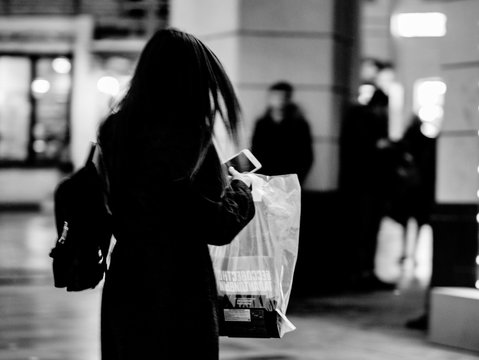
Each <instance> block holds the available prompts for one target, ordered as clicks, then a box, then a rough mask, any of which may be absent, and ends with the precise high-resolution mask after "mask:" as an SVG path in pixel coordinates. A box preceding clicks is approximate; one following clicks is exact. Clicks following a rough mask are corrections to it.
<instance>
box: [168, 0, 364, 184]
mask: <svg viewBox="0 0 479 360" xmlns="http://www.w3.org/2000/svg"><path fill="white" fill-rule="evenodd" d="M357 18H358V2H357V1H355V0H354V1H351V0H348V1H346V0H341V1H338V0H321V1H318V0H301V1H291V0H202V1H198V0H172V2H171V18H170V23H171V25H172V26H174V27H177V28H179V29H181V30H184V31H187V32H190V33H192V34H194V35H196V36H198V37H199V38H201V39H202V40H203V41H205V42H206V43H207V44H208V45H209V46H210V47H211V48H212V49H213V51H214V52H215V53H216V54H217V55H218V56H219V58H220V60H221V61H222V62H223V64H224V65H225V68H226V70H227V72H228V74H229V75H230V77H231V79H232V81H233V83H234V85H235V87H236V89H237V91H238V95H239V97H240V101H241V103H242V107H243V113H244V118H245V133H246V138H247V140H246V141H245V144H248V143H249V140H248V139H249V136H250V135H251V131H252V127H253V124H254V120H255V119H256V118H257V117H258V116H259V115H260V114H262V112H263V111H264V107H265V100H266V96H265V95H266V89H267V87H268V86H269V85H270V84H271V83H273V82H275V81H278V80H287V81H290V82H291V83H293V84H294V85H295V87H296V89H297V92H296V97H295V98H296V101H297V102H298V103H299V104H300V105H301V106H302V107H303V109H304V110H305V113H306V115H307V118H308V119H309V121H310V125H311V128H312V133H313V137H314V149H315V164H314V165H313V169H312V171H311V173H310V176H309V178H308V180H307V182H306V187H307V188H308V189H310V190H319V191H328V190H334V189H336V186H337V172H338V150H339V149H338V132H339V123H340V117H341V109H342V106H343V104H344V102H345V100H346V99H348V98H349V97H350V96H351V91H350V89H351V84H352V83H353V82H354V78H355V76H354V72H353V71H352V69H353V66H352V64H356V60H355V59H356V58H357V53H358V51H357V48H356V46H357V41H356V38H355V35H356V34H357V33H358V31H357V30H358V28H357Z"/></svg>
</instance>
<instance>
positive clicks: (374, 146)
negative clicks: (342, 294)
mask: <svg viewBox="0 0 479 360" xmlns="http://www.w3.org/2000/svg"><path fill="white" fill-rule="evenodd" d="M388 146H389V140H388V97H387V95H386V94H385V93H384V92H383V91H382V90H381V89H379V88H376V90H375V92H374V94H373V96H372V97H371V99H370V100H369V102H368V103H367V104H366V105H361V104H354V105H351V106H350V108H349V110H348V111H347V113H346V115H345V118H344V121H343V127H342V131H341V138H340V147H341V153H340V190H341V193H342V198H343V201H344V205H343V206H344V207H345V208H346V209H348V211H346V213H347V214H348V215H349V216H348V217H347V218H346V219H345V221H347V222H348V223H349V224H350V226H349V227H348V230H349V231H347V234H345V237H346V238H347V239H348V241H350V244H351V250H352V251H351V257H352V258H351V263H352V264H353V267H354V268H353V269H352V275H353V279H352V281H353V286H354V287H355V288H356V289H358V290H366V291H369V290H389V289H393V288H394V284H389V283H385V282H383V281H381V280H380V279H379V278H378V277H377V276H376V274H375V255H376V248H377V240H378V232H379V227H380V224H381V220H382V218H383V217H384V216H385V212H386V192H387V186H388V185H387V173H388V171H387V167H388V166H389V165H388V164H387V157H386V156H385V154H386V152H385V149H386V148H387V147H388Z"/></svg>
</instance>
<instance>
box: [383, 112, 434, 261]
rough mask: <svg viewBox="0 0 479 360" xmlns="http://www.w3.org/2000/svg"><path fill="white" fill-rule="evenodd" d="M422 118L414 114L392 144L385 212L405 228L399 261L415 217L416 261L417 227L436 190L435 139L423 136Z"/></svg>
mask: <svg viewBox="0 0 479 360" xmlns="http://www.w3.org/2000/svg"><path fill="white" fill-rule="evenodd" d="M422 126H423V124H422V121H421V120H420V119H419V117H417V116H414V117H413V119H412V121H411V124H410V125H409V126H408V128H407V129H406V131H405V133H404V135H403V137H402V138H401V140H400V141H398V142H397V143H396V144H394V145H393V147H394V148H395V151H394V152H395V153H396V156H395V163H396V167H395V171H394V173H393V176H394V177H393V181H392V191H391V196H390V205H389V211H388V215H389V216H390V217H391V218H392V219H394V220H395V221H396V222H398V223H399V224H401V226H402V227H403V229H404V236H403V237H404V244H403V254H402V256H401V259H400V262H401V263H403V262H404V261H405V260H406V259H407V257H408V253H407V243H406V240H407V230H408V222H409V220H410V219H414V220H415V221H416V223H417V231H416V234H415V236H414V247H413V253H412V254H411V255H412V257H413V261H414V265H416V259H415V255H416V248H417V245H418V244H417V242H418V237H419V231H420V229H421V227H422V226H423V225H426V224H429V222H430V216H431V212H432V207H433V205H434V192H435V156H436V155H435V148H436V139H435V138H432V137H428V136H425V135H424V134H423V131H422V129H421V128H422Z"/></svg>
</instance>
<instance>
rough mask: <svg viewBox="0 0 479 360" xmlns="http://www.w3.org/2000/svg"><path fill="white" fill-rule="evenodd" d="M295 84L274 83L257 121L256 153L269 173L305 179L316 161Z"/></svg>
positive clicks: (265, 171) (255, 132) (263, 172)
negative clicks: (295, 91)
mask: <svg viewBox="0 0 479 360" xmlns="http://www.w3.org/2000/svg"><path fill="white" fill-rule="evenodd" d="M293 93H294V89H293V86H292V85H291V84H289V83H287V82H285V81H281V82H277V83H275V84H273V85H271V86H270V88H269V91H268V106H267V109H266V111H265V113H264V114H263V116H261V117H260V118H259V119H258V120H256V125H255V129H254V132H253V139H252V145H251V148H252V152H253V154H254V155H255V156H256V157H257V158H258V160H259V161H260V162H261V164H262V165H263V167H262V169H261V171H260V172H261V173H262V174H265V175H284V174H297V175H298V177H299V181H300V182H301V183H303V182H304V180H305V179H306V176H307V175H308V173H309V170H310V169H311V165H312V164H313V147H312V139H311V131H310V128H309V124H308V121H307V120H306V118H305V117H304V115H303V113H302V111H301V109H300V108H299V107H298V106H297V105H296V104H295V103H294V102H293Z"/></svg>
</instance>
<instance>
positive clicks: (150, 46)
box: [100, 29, 239, 179]
mask: <svg viewBox="0 0 479 360" xmlns="http://www.w3.org/2000/svg"><path fill="white" fill-rule="evenodd" d="M112 117H113V122H114V123H115V124H114V126H113V127H114V128H115V133H116V135H117V136H116V138H117V141H118V142H121V143H122V145H123V148H122V145H121V144H118V146H116V147H115V148H116V149H115V153H116V154H115V155H116V156H115V157H116V158H123V159H125V158H127V157H128V155H129V154H131V149H129V150H126V149H124V146H125V143H128V142H130V144H132V145H133V144H134V145H133V146H140V147H148V149H147V150H148V151H160V150H159V149H161V151H163V152H165V151H166V152H167V153H169V154H172V156H174V157H175V160H174V161H175V162H177V163H180V164H179V165H178V164H176V165H177V166H179V167H180V168H181V171H182V175H183V176H184V177H189V178H190V179H194V177H195V175H196V174H197V173H198V171H199V170H200V168H201V166H202V164H203V161H204V159H205V157H206V154H207V153H208V151H211V147H212V140H213V134H214V125H215V119H216V117H220V118H221V119H222V121H223V123H224V125H225V127H226V129H227V130H228V132H229V134H230V136H231V138H232V140H234V141H235V142H236V143H237V126H238V122H239V104H238V100H237V97H236V94H235V92H234V90H233V86H232V85H231V82H230V80H229V78H228V76H227V75H226V73H225V70H224V69H223V66H222V65H221V63H220V61H219V60H218V58H217V57H216V56H215V54H214V53H213V52H212V51H211V50H210V49H209V48H208V47H207V46H206V45H205V44H203V43H202V42H201V41H200V40H198V39H197V38H196V37H194V36H193V35H190V34H187V33H184V32H181V31H179V30H175V29H165V30H159V31H157V32H156V33H155V34H154V35H153V37H152V38H151V39H150V40H149V41H148V43H147V44H146V46H145V48H144V49H143V51H142V53H141V55H140V58H139V60H138V63H137V66H136V70H135V72H134V75H133V77H132V80H131V83H130V87H129V90H128V91H127V93H126V95H125V96H124V98H123V99H122V100H121V101H120V103H119V104H118V107H117V111H116V114H114V115H113V116H112ZM100 134H101V130H100ZM144 151H145V149H144ZM144 151H143V153H144ZM122 152H123V155H124V156H122V154H121V153H122ZM172 161H173V160H172ZM220 170H221V169H218V171H220ZM218 175H220V174H218Z"/></svg>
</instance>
